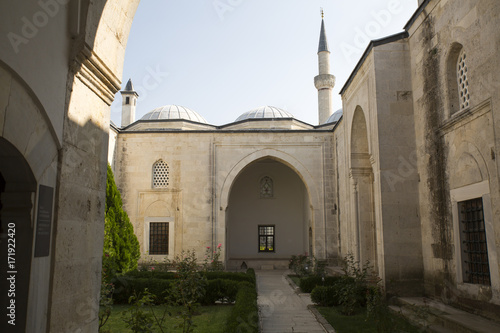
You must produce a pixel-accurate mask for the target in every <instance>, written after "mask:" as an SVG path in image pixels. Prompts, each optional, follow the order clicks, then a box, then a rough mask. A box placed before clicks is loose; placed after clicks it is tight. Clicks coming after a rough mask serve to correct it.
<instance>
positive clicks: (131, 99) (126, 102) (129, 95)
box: [120, 79, 139, 127]
mask: <svg viewBox="0 0 500 333" xmlns="http://www.w3.org/2000/svg"><path fill="white" fill-rule="evenodd" d="M120 93H121V94H122V98H123V101H122V127H125V126H128V125H130V124H132V123H133V122H134V121H135V106H136V105H137V97H139V95H138V94H137V92H136V91H135V90H134V86H133V85H132V79H129V80H128V82H127V85H126V87H125V90H122V91H120Z"/></svg>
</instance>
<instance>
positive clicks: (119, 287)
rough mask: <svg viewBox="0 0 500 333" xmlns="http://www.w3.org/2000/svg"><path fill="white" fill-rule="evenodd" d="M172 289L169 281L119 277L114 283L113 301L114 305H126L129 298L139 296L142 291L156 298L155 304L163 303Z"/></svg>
mask: <svg viewBox="0 0 500 333" xmlns="http://www.w3.org/2000/svg"><path fill="white" fill-rule="evenodd" d="M171 287H172V281H171V280H165V279H148V278H125V277H121V278H118V280H117V281H116V282H115V290H114V292H113V300H114V302H115V303H119V304H127V303H128V300H129V298H130V296H133V295H134V294H137V295H139V294H140V293H142V292H144V289H146V288H147V289H148V291H149V292H150V293H151V294H153V295H155V296H156V302H155V303H156V304H162V303H165V296H167V294H168V291H169V290H170V288H171Z"/></svg>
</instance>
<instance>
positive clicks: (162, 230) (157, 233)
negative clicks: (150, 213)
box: [149, 222, 168, 254]
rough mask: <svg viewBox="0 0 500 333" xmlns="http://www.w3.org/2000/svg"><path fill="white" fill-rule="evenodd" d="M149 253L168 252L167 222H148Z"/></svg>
mask: <svg viewBox="0 0 500 333" xmlns="http://www.w3.org/2000/svg"><path fill="white" fill-rule="evenodd" d="M149 254H168V222H151V223H150V224H149Z"/></svg>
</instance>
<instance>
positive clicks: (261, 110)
mask: <svg viewBox="0 0 500 333" xmlns="http://www.w3.org/2000/svg"><path fill="white" fill-rule="evenodd" d="M273 118H293V115H292V114H291V113H290V112H288V111H285V110H283V109H279V108H277V107H274V106H261V107H258V108H256V109H253V110H250V111H247V112H245V113H243V114H242V115H241V116H239V117H238V118H237V119H236V120H235V121H241V120H247V119H273Z"/></svg>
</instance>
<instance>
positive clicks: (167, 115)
mask: <svg viewBox="0 0 500 333" xmlns="http://www.w3.org/2000/svg"><path fill="white" fill-rule="evenodd" d="M171 119H185V120H191V121H196V122H198V123H203V124H206V123H207V121H206V120H205V118H203V117H202V116H200V115H199V114H198V113H197V112H195V111H193V110H191V109H188V108H186V107H184V106H179V105H165V106H160V107H159V108H156V109H154V110H153V111H150V112H148V113H146V114H145V115H144V116H143V117H142V118H141V120H171Z"/></svg>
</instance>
